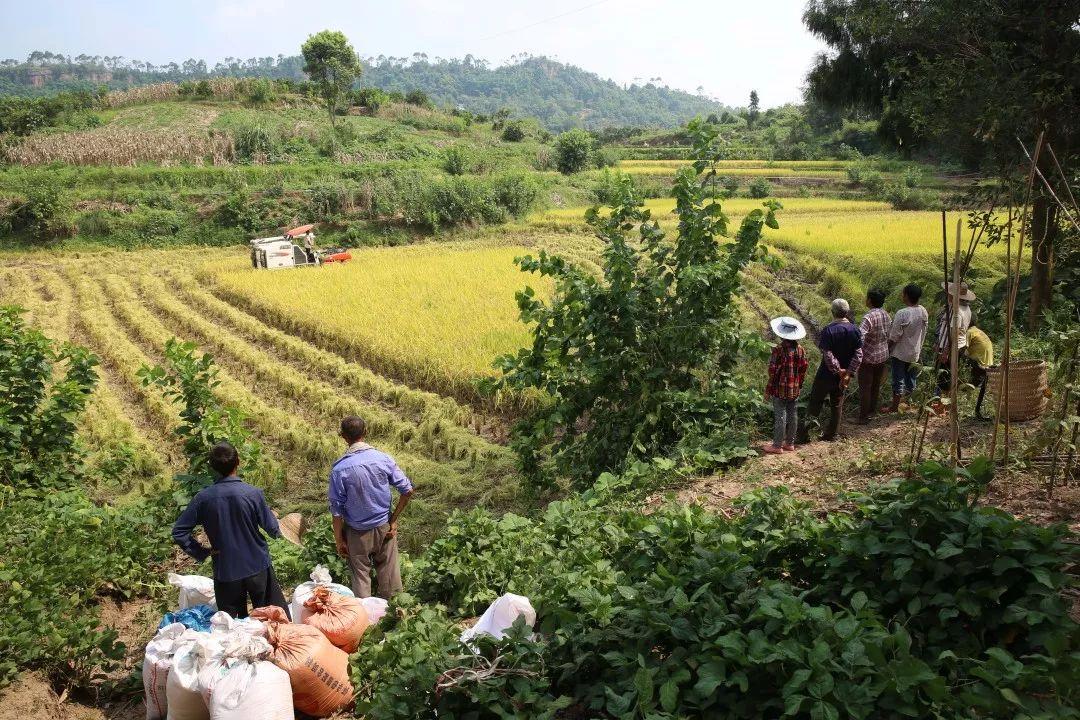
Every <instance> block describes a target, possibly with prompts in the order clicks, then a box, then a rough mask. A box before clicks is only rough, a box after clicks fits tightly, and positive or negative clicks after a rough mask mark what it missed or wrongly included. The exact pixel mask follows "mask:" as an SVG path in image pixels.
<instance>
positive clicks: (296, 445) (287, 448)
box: [0, 250, 518, 549]
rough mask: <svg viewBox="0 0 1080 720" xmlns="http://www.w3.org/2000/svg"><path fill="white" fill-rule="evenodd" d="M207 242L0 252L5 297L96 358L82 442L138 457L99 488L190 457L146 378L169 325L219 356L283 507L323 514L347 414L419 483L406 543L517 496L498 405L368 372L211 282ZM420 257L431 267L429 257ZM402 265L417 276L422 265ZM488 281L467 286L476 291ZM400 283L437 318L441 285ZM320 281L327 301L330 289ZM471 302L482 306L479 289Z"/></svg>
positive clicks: (501, 326)
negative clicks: (277, 476) (132, 250)
mask: <svg viewBox="0 0 1080 720" xmlns="http://www.w3.org/2000/svg"><path fill="white" fill-rule="evenodd" d="M212 253H213V254H214V255H216V256H217V257H218V260H217V262H220V261H221V259H225V261H226V265H229V264H230V261H229V260H228V259H229V258H239V259H240V261H241V263H240V264H241V265H242V260H243V256H242V255H241V254H240V253H239V252H237V251H212ZM208 254H210V253H208V251H206V250H200V251H184V250H177V251H149V250H148V251H142V252H140V253H139V254H138V255H137V256H135V255H132V254H127V253H100V254H85V255H83V256H82V257H76V256H75V255H67V256H60V257H56V256H49V255H45V254H41V255H38V254H20V255H3V256H0V303H4V304H8V303H14V304H18V305H21V306H22V307H24V308H26V310H27V311H28V315H29V317H28V320H29V321H30V322H31V323H33V324H35V325H38V326H39V327H41V328H42V329H43V330H44V331H45V332H46V333H47V334H49V335H50V336H52V337H54V338H56V339H58V340H70V341H73V342H76V343H78V344H80V345H83V346H86V347H89V348H90V349H91V350H93V351H94V352H95V353H96V354H97V355H98V357H99V358H100V360H101V365H100V367H99V372H100V382H99V384H98V387H97V389H96V391H95V393H94V396H93V398H92V401H91V404H90V407H89V409H88V412H87V413H86V414H85V417H84V418H83V419H82V421H81V423H82V425H81V428H80V430H81V437H82V441H83V442H84V443H85V444H86V446H87V448H88V450H89V452H90V463H91V464H92V465H94V464H105V463H113V462H115V460H116V458H117V457H131V458H134V460H133V461H132V462H133V463H134V464H133V465H132V466H131V471H130V472H128V473H124V474H123V476H124V482H123V484H121V485H120V486H118V487H108V488H97V489H96V491H97V492H100V493H101V494H102V496H103V497H108V498H116V497H117V496H120V495H123V494H126V493H139V492H140V491H141V490H143V489H145V486H146V485H148V484H156V483H162V482H165V481H167V479H168V478H169V477H171V474H172V473H174V472H177V471H181V470H182V469H183V467H184V460H183V453H182V451H181V448H180V445H179V442H178V437H177V436H176V435H175V434H174V433H173V430H174V428H175V427H176V426H177V424H178V421H179V417H178V412H177V408H176V407H174V406H172V405H171V404H170V403H169V402H167V401H166V400H165V399H164V398H163V397H162V396H161V395H160V393H159V392H158V391H157V390H155V389H152V388H146V387H143V385H142V384H141V382H140V381H139V377H138V373H139V369H140V367H142V366H143V365H144V364H152V363H157V362H160V361H161V360H162V348H163V347H164V344H165V342H166V341H167V340H168V339H169V338H171V337H174V336H175V337H178V338H179V339H181V340H188V341H192V342H194V343H196V344H197V345H198V346H199V348H201V349H202V350H203V351H205V352H208V353H210V354H211V355H212V356H213V357H214V359H215V363H216V365H217V367H218V368H219V369H220V376H219V379H220V381H221V382H220V384H219V385H218V386H217V387H216V388H215V393H216V395H217V396H218V397H219V399H220V400H221V401H222V402H225V403H227V404H229V405H232V406H234V407H237V408H239V409H240V410H241V411H243V412H244V413H245V415H246V416H247V418H248V423H247V424H248V426H249V427H250V428H251V430H252V432H253V433H254V434H255V436H256V438H257V439H258V440H260V441H261V442H262V444H263V446H264V447H265V449H266V451H267V452H268V453H269V455H270V457H271V458H272V459H273V460H274V461H275V462H276V463H277V464H278V465H279V466H280V467H281V468H282V470H283V473H284V484H283V485H281V486H275V487H269V488H267V491H268V494H269V495H270V496H271V499H272V502H273V504H274V507H275V508H276V509H278V510H279V511H280V512H292V511H295V510H299V511H302V512H305V514H307V515H309V516H312V515H318V514H321V513H322V512H324V511H325V497H326V496H325V493H326V485H325V478H326V475H327V472H328V469H329V467H330V464H331V463H332V462H333V461H334V460H335V459H336V458H337V457H338V456H339V455H340V453H341V452H342V450H343V444H342V442H341V440H340V438H338V437H337V424H338V422H339V420H340V418H341V417H343V416H344V415H347V414H359V415H361V416H363V417H364V418H365V419H367V421H368V428H369V436H370V440H371V442H372V443H373V444H375V445H377V446H378V447H380V448H382V449H384V450H386V451H387V452H389V453H391V454H392V455H394V457H395V458H396V459H397V460H398V462H399V464H400V465H401V467H402V468H403V469H404V470H405V472H406V473H407V474H408V475H409V476H410V477H411V478H412V479H413V480H414V482H415V484H416V486H417V491H418V499H417V501H416V502H417V503H418V504H417V506H416V512H415V513H414V512H413V509H412V508H410V512H409V513H408V515H407V517H406V518H404V520H403V522H404V523H405V524H406V525H407V526H408V527H409V531H408V533H406V534H405V535H404V536H405V537H406V538H407V543H408V544H409V546H410V547H411V548H413V549H416V548H419V547H422V546H423V545H424V544H425V543H426V542H427V541H429V540H430V538H431V537H432V536H433V534H434V533H435V532H436V531H437V529H438V527H439V526H440V525H441V523H442V521H443V519H444V518H445V516H446V514H447V513H448V512H450V510H452V509H453V508H455V507H472V506H474V505H476V504H480V505H486V506H489V507H496V508H506V507H508V506H510V505H511V504H513V503H515V502H516V497H517V492H518V483H517V480H516V476H515V471H514V469H513V468H514V463H513V458H512V456H511V453H510V451H509V450H508V449H507V448H506V447H505V446H504V445H503V444H502V442H503V440H504V438H505V432H506V431H505V421H504V420H503V419H502V418H497V417H495V416H494V415H492V414H491V413H490V412H488V411H485V410H484V409H482V408H478V407H475V406H469V405H466V404H463V403H459V402H457V401H455V400H454V399H452V398H450V397H448V396H446V395H440V394H436V393H432V392H428V391H424V390H420V389H417V388H416V387H415V385H412V384H409V383H405V382H401V381H399V380H395V379H392V378H390V377H387V376H385V375H383V374H381V373H378V372H375V371H373V370H372V369H371V368H370V367H369V366H367V365H366V364H364V363H363V362H358V358H357V357H355V356H353V355H351V354H350V351H349V349H348V348H340V352H338V351H336V350H337V349H338V348H334V347H331V348H330V349H327V348H326V347H322V346H320V345H319V344H316V343H313V342H309V341H308V340H306V339H304V338H303V337H300V336H298V335H296V334H292V333H290V332H288V331H287V330H285V329H282V328H281V327H279V326H278V325H277V324H275V322H274V318H273V317H272V316H271V315H270V314H267V316H266V317H261V316H259V315H257V314H254V313H252V312H249V311H248V310H247V309H246V308H244V307H240V306H238V305H234V304H232V303H230V302H229V301H228V300H227V299H226V298H227V295H225V294H224V293H222V291H221V290H220V289H219V288H218V287H216V286H214V285H213V284H212V283H209V284H208V283H206V282H204V281H202V280H200V279H199V275H200V270H199V269H200V267H201V266H202V265H203V264H204V263H205V262H206V261H207V259H208ZM503 257H505V254H504V256H503ZM484 259H485V258H483V257H481V256H476V257H475V258H474V260H476V261H481V260H484ZM231 264H232V266H233V267H234V268H235V267H237V266H238V265H237V264H236V263H231ZM418 266H419V267H423V261H422V260H421V261H418ZM334 269H336V268H329V267H328V268H324V269H323V270H324V271H325V272H323V271H314V272H308V271H303V270H297V271H283V272H281V273H267V272H264V273H263V277H266V276H272V277H273V278H276V280H279V281H285V280H288V279H292V278H299V277H303V276H305V275H306V277H307V278H308V279H311V278H314V277H315V276H316V273H319V274H320V275H321V277H322V278H323V279H325V278H330V277H331V276H332V274H333V273H332V270H334ZM459 269H461V270H463V271H467V270H468V268H467V267H465V266H461V267H459ZM399 270H402V271H403V272H404V268H402V267H399ZM506 276H507V281H508V282H509V280H510V278H513V279H514V280H516V279H517V278H516V277H514V273H513V270H512V269H510V270H508V271H507V272H506ZM403 277H405V278H407V280H406V282H410V283H413V282H414V281H415V280H416V278H417V277H418V276H417V275H411V276H410V275H408V273H405V274H404V275H403ZM316 279H319V278H316ZM391 279H392V272H389V271H388V272H387V273H385V274H383V275H380V276H378V279H377V280H376V281H375V282H372V281H370V280H369V282H368V283H367V287H368V288H370V289H376V285H375V283H385V284H386V285H385V286H384V287H383V289H384V290H385V291H386V293H387V295H386V297H387V298H389V297H390V295H391V292H390V285H389V282H390V280H391ZM479 287H480V286H479V284H478V283H476V282H474V283H473V284H472V288H473V290H474V291H476V290H478V289H479ZM398 288H399V290H400V291H401V292H402V294H403V295H404V294H412V295H415V296H416V297H417V298H422V299H418V300H417V303H416V304H414V305H413V306H412V307H413V311H414V312H422V313H424V317H425V318H426V319H427V320H429V321H430V320H431V319H432V318H433V317H437V316H438V315H439V309H438V306H437V303H438V302H442V301H443V299H444V298H445V297H448V296H447V295H443V296H440V295H438V294H435V293H425V292H424V290H423V288H422V287H414V288H413V289H412V290H413V291H415V292H413V291H410V290H409V289H408V288H405V287H404V286H403V285H399V286H398ZM449 290H450V288H447V291H449ZM316 292H317V291H316ZM332 292H334V293H338V295H337V297H336V302H332V303H331V308H330V311H331V312H332V313H335V314H338V315H341V314H342V313H343V312H346V311H347V309H348V308H349V307H350V302H351V299H350V297H349V288H348V287H345V286H337V287H336V289H334V290H333V291H332ZM321 294H322V295H323V297H324V298H331V299H332V298H334V296H333V295H331V294H330V292H329V291H328V292H323V293H321ZM500 294H501V291H500ZM278 297H282V298H284V300H285V302H286V303H287V302H288V301H289V297H288V296H278ZM472 299H473V301H474V302H480V303H481V304H487V300H486V299H485V298H481V297H476V296H475V295H474V296H473V297H472ZM295 300H296V298H292V301H293V302H295ZM512 302H513V301H512V299H511V300H508V301H507V302H506V304H507V305H512ZM476 310H477V311H478V312H479V311H480V310H481V308H479V307H478V308H476ZM361 322H363V319H361ZM488 323H489V324H490V325H491V326H493V327H494V328H496V329H495V330H493V331H492V334H493V335H496V334H498V333H499V332H502V331H503V330H509V329H512V323H510V322H509V321H508V320H506V319H498V320H495V319H489V320H488ZM452 335H453V333H452V331H451V332H449V333H448V334H447V335H445V336H440V337H444V338H451V336H452ZM408 340H409V344H408V345H407V346H406V347H413V348H418V347H420V346H422V345H423V344H424V342H425V339H424V337H423V336H422V335H420V336H417V337H413V338H410V339H408ZM449 341H452V338H451V339H450V340H449Z"/></svg>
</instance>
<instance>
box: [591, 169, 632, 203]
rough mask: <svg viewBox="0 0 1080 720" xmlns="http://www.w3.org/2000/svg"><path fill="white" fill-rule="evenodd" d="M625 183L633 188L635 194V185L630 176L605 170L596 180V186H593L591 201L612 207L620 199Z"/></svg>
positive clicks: (616, 171) (617, 171)
mask: <svg viewBox="0 0 1080 720" xmlns="http://www.w3.org/2000/svg"><path fill="white" fill-rule="evenodd" d="M627 183H629V184H630V185H631V186H632V187H633V188H634V191H635V192H636V191H637V190H638V187H637V183H636V182H635V180H634V177H633V176H632V175H627V174H626V173H624V172H621V171H619V170H609V169H607V168H605V169H604V170H603V171H602V172H601V173H600V177H599V178H597V180H596V185H594V186H593V191H592V194H593V199H595V200H596V202H598V203H600V204H601V205H612V204H614V203H615V202H617V201H618V200H619V198H620V197H622V195H621V193H622V190H623V187H624V186H625V185H626V184H627Z"/></svg>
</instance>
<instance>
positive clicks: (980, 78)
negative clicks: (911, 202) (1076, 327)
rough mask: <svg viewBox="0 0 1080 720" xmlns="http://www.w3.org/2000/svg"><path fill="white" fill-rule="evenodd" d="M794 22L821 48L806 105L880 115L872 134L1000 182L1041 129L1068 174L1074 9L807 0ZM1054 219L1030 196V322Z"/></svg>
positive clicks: (1072, 137)
mask: <svg viewBox="0 0 1080 720" xmlns="http://www.w3.org/2000/svg"><path fill="white" fill-rule="evenodd" d="M803 18H804V21H805V22H806V25H807V27H808V28H809V29H810V31H811V32H812V33H814V34H815V35H817V36H818V37H819V38H821V39H822V40H824V41H825V42H826V43H827V44H828V45H829V46H830V48H831V52H829V53H826V54H824V55H822V56H820V57H819V58H818V60H817V61H816V63H815V65H814V67H813V68H812V69H811V71H810V73H809V76H808V78H807V79H808V94H809V96H810V97H811V98H813V99H814V100H816V101H820V102H822V103H824V104H827V105H830V106H833V107H841V108H845V109H847V108H853V107H854V108H866V109H870V110H872V111H875V112H880V113H881V122H880V124H879V132H881V133H882V134H883V135H884V136H885V137H887V138H888V139H889V140H890V141H891V142H892V143H894V144H896V145H897V146H899V147H901V148H907V149H909V150H910V149H914V148H920V147H921V148H927V149H931V150H935V151H938V152H941V153H943V154H947V155H949V156H951V157H953V158H954V159H958V160H962V161H964V162H965V163H967V164H968V165H970V166H981V167H983V168H984V169H988V170H991V171H993V172H995V173H996V174H997V175H998V176H999V177H1001V178H1002V179H1004V180H1010V179H1015V178H1016V177H1018V176H1020V175H1022V174H1023V172H1022V170H1023V169H1026V165H1027V159H1026V158H1025V157H1024V155H1023V152H1022V151H1021V150H1020V146H1019V144H1018V142H1017V140H1018V139H1022V140H1023V141H1024V142H1025V143H1028V144H1029V147H1030V144H1032V143H1033V142H1034V140H1035V138H1036V137H1037V136H1038V135H1039V133H1041V132H1045V133H1046V138H1047V140H1049V141H1050V142H1051V143H1052V145H1053V147H1054V148H1055V152H1056V154H1057V156H1058V158H1059V159H1060V160H1061V161H1062V164H1063V165H1065V169H1066V172H1067V173H1068V172H1070V171H1071V168H1074V167H1075V166H1076V153H1077V150H1078V145H1080V123H1078V122H1077V118H1078V117H1080V31H1078V24H1077V23H1078V20H1080V2H1078V1H1077V0H1040V2H1038V3H1032V2H1030V0H923V1H921V2H912V1H911V0H811V2H810V3H809V4H808V6H807V9H806V12H805V14H804V16H803ZM1043 160H1044V161H1045V163H1046V164H1045V166H1044V168H1043V172H1044V174H1045V175H1046V176H1047V178H1048V179H1049V178H1051V177H1055V178H1056V177H1057V173H1056V172H1055V171H1053V170H1052V167H1053V165H1052V164H1051V161H1050V157H1049V154H1047V155H1046V156H1045V157H1044V158H1043ZM1057 181H1058V182H1060V181H1059V180H1057ZM1061 189H1062V188H1060V187H1059V191H1060V190H1061ZM1014 200H1015V198H1014ZM1055 215H1056V206H1055V205H1054V204H1053V203H1052V202H1051V198H1050V196H1049V193H1044V192H1043V191H1042V188H1038V192H1037V193H1036V197H1035V200H1034V207H1033V210H1032V214H1031V216H1032V226H1031V228H1030V237H1032V238H1033V239H1035V240H1036V242H1037V243H1040V244H1042V245H1043V246H1042V247H1039V248H1038V252H1036V253H1033V254H1032V302H1031V305H1030V308H1029V321H1030V322H1031V323H1032V324H1035V323H1037V321H1038V318H1039V316H1040V313H1041V310H1042V308H1043V307H1044V306H1045V304H1046V303H1047V302H1048V301H1049V298H1050V295H1051V292H1050V291H1051V275H1050V271H1051V268H1052V267H1053V247H1054V243H1055V242H1056V238H1057V237H1058V236H1060V233H1061V228H1060V227H1059V224H1060V223H1059V220H1058V219H1057V218H1056V216H1055Z"/></svg>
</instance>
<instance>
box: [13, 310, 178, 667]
mask: <svg viewBox="0 0 1080 720" xmlns="http://www.w3.org/2000/svg"><path fill="white" fill-rule="evenodd" d="M96 364H97V361H96V359H95V358H94V356H93V355H91V354H90V352H89V351H87V350H86V349H84V348H78V347H75V346H72V345H61V346H57V345H55V344H54V343H53V342H52V341H51V340H49V339H48V338H46V337H45V336H44V335H43V334H42V333H41V332H39V331H37V330H32V329H30V328H27V327H26V325H25V324H24V323H23V321H22V318H21V317H20V311H19V310H18V309H16V308H11V307H4V308H0V387H3V388H4V392H3V393H0V418H3V422H0V547H3V548H4V550H3V559H2V561H0V598H3V601H4V604H5V606H6V607H7V608H8V609H9V610H10V612H4V613H0V687H3V686H5V685H7V684H8V683H9V682H11V680H13V679H14V677H15V676H16V674H17V673H18V672H19V671H21V670H31V669H36V670H41V671H43V672H44V673H45V674H46V675H47V676H49V677H50V678H51V679H53V680H56V681H60V682H63V683H64V684H67V685H72V684H74V685H86V684H87V683H89V681H90V680H91V679H92V677H93V676H94V674H95V673H96V671H98V670H101V669H112V668H113V667H114V666H116V664H117V661H119V660H121V659H122V658H123V655H124V646H123V644H122V643H120V642H119V641H118V640H117V634H116V631H115V630H113V629H111V628H105V627H102V626H101V619H100V617H99V614H98V612H97V608H96V605H95V600H96V597H97V595H98V593H99V592H100V591H102V590H103V589H106V588H108V589H109V590H110V591H111V592H113V593H117V594H120V595H122V596H130V595H131V593H132V592H133V591H135V590H137V589H139V588H140V586H142V585H143V584H145V583H146V582H147V581H148V580H149V579H150V576H151V574H152V573H154V572H155V571H154V569H152V567H151V564H152V563H153V562H155V561H160V560H163V559H164V557H165V555H166V548H167V546H168V542H167V538H166V536H165V534H164V533H162V532H161V526H162V519H161V517H160V514H156V513H154V512H152V508H150V507H148V506H135V505H129V506H125V507H122V508H111V507H98V506H96V505H94V503H92V502H91V501H90V500H89V499H88V498H87V497H86V494H85V490H84V486H85V485H87V484H88V478H87V477H86V476H85V475H84V463H83V460H84V458H83V455H82V452H81V450H80V447H79V444H78V443H77V441H76V437H75V423H76V421H77V419H78V415H79V413H81V412H82V410H83V408H84V407H85V404H86V401H87V399H88V397H89V395H90V393H91V392H92V390H93V388H94V385H95V383H96V381H97V374H96V372H95V370H94V366H95V365H96Z"/></svg>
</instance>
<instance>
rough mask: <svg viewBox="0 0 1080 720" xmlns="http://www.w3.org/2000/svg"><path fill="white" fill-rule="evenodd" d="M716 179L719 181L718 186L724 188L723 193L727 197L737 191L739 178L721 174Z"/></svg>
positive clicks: (733, 195) (732, 195)
mask: <svg viewBox="0 0 1080 720" xmlns="http://www.w3.org/2000/svg"><path fill="white" fill-rule="evenodd" d="M717 181H718V182H719V183H720V187H722V188H723V189H724V193H725V195H727V197H735V194H736V193H737V192H739V178H737V177H733V176H731V175H722V176H720V177H719V178H717Z"/></svg>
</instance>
